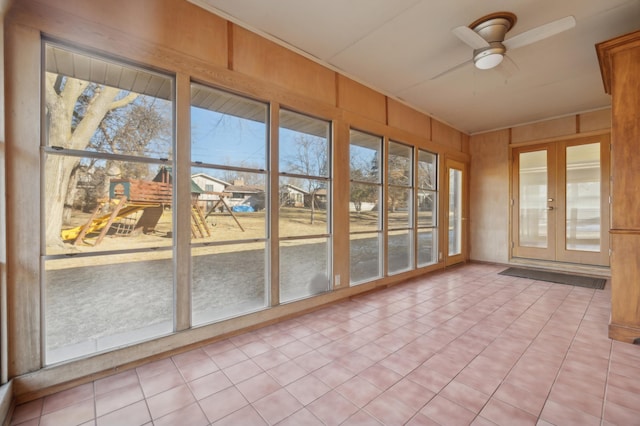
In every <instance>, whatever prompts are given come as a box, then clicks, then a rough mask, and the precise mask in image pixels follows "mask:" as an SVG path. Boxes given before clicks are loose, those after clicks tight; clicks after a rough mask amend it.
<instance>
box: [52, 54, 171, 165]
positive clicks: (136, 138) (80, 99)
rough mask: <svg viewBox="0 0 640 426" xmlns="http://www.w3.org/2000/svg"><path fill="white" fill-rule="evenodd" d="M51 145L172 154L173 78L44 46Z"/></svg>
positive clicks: (147, 154)
mask: <svg viewBox="0 0 640 426" xmlns="http://www.w3.org/2000/svg"><path fill="white" fill-rule="evenodd" d="M45 69H46V72H45V78H44V89H45V107H46V117H47V124H48V126H47V132H46V136H47V145H48V146H54V147H62V148H67V149H74V150H86V151H93V152H101V153H110V154H121V155H135V156H142V157H151V158H166V159H171V158H172V157H173V149H172V140H173V125H172V122H173V104H172V98H173V79H171V78H169V77H167V76H163V75H160V74H156V73H154V72H150V71H146V70H143V69H140V68H135V67H132V66H129V65H123V64H119V63H116V62H112V61H109V60H106V59H102V58H98V57H92V56H88V55H86V54H84V53H82V54H81V53H77V52H74V51H71V50H67V49H64V48H61V47H59V46H54V45H51V44H46V45H45Z"/></svg>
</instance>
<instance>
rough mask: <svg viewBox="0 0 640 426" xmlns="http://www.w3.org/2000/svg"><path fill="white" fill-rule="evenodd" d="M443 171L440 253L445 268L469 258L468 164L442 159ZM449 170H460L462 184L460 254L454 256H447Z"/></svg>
mask: <svg viewBox="0 0 640 426" xmlns="http://www.w3.org/2000/svg"><path fill="white" fill-rule="evenodd" d="M443 169H444V171H443V177H444V178H443V180H442V182H443V183H444V185H443V187H444V188H443V191H442V192H443V194H442V200H443V203H442V206H443V207H444V208H443V209H442V217H443V218H444V220H443V225H444V226H443V227H442V237H441V238H442V240H441V241H442V242H443V243H442V246H441V252H442V253H443V255H444V264H445V267H446V266H450V265H455V264H457V263H462V262H466V261H467V259H468V258H469V256H468V246H469V245H468V240H469V229H468V226H469V221H468V217H469V191H468V187H469V178H468V174H469V172H468V163H467V162H463V161H460V160H456V159H452V158H445V159H444V167H443ZM450 169H456V170H460V171H461V172H462V184H461V189H462V194H461V199H462V209H461V215H462V217H461V225H460V232H461V233H462V234H461V240H460V253H459V254H456V255H451V256H450V255H449V219H450V218H449V170H450Z"/></svg>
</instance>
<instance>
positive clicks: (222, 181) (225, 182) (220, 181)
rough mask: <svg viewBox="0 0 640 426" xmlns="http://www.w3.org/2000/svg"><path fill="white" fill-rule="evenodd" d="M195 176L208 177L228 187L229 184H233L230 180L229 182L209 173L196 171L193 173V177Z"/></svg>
mask: <svg viewBox="0 0 640 426" xmlns="http://www.w3.org/2000/svg"><path fill="white" fill-rule="evenodd" d="M194 178H203V179H207V180H210V181H213V182H217V183H219V184H220V185H223V186H225V187H227V186H229V185H231V184H230V183H229V182H227V181H224V180H222V179H218V178H216V177H213V176H210V175H208V174H206V173H196V174H193V175H191V179H194Z"/></svg>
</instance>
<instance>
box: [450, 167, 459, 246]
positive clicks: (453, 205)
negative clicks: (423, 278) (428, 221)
mask: <svg viewBox="0 0 640 426" xmlns="http://www.w3.org/2000/svg"><path fill="white" fill-rule="evenodd" d="M461 253H462V171H461V170H457V169H449V256H454V255H457V254H461Z"/></svg>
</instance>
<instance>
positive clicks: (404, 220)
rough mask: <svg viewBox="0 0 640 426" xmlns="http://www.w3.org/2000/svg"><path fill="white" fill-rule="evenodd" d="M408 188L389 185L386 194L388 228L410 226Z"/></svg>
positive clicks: (409, 195) (409, 193) (405, 227)
mask: <svg viewBox="0 0 640 426" xmlns="http://www.w3.org/2000/svg"><path fill="white" fill-rule="evenodd" d="M412 193H413V191H411V189H409V188H400V187H397V186H390V187H389V192H388V194H387V196H388V197H389V204H388V208H389V212H388V216H389V218H388V219H389V229H407V228H412V223H411V205H412V203H411V194H412Z"/></svg>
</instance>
